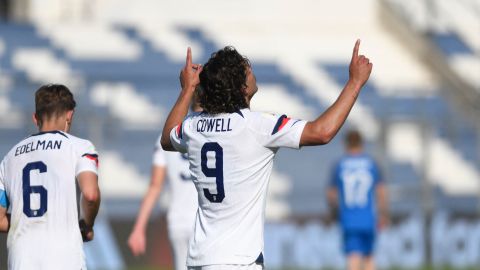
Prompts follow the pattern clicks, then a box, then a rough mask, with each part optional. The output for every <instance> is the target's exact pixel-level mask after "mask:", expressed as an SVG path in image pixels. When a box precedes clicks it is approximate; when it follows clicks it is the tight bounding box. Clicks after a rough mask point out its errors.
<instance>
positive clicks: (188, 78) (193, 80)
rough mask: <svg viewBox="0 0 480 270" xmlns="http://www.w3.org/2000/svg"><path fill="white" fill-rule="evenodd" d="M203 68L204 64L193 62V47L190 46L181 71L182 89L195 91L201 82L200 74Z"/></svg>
mask: <svg viewBox="0 0 480 270" xmlns="http://www.w3.org/2000/svg"><path fill="white" fill-rule="evenodd" d="M202 68H203V67H202V65H200V64H193V63H192V49H190V47H188V49H187V59H186V62H185V66H184V67H183V69H182V71H180V85H181V86H182V89H186V90H191V91H195V88H196V87H197V85H198V84H199V83H200V78H199V75H200V72H201V71H202Z"/></svg>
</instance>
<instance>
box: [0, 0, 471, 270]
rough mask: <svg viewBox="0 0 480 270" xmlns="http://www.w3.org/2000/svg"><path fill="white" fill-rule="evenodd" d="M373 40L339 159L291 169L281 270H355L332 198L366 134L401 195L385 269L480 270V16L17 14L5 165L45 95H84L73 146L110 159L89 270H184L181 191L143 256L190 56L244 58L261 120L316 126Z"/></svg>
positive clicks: (1, 5)
mask: <svg viewBox="0 0 480 270" xmlns="http://www.w3.org/2000/svg"><path fill="white" fill-rule="evenodd" d="M357 38H361V39H362V44H361V48H360V53H362V54H365V55H367V56H368V57H369V58H370V59H371V61H372V62H373V63H374V70H373V73H372V76H371V78H370V80H369V82H368V84H367V85H366V86H365V87H364V90H363V92H362V93H361V95H360V98H359V100H358V101H357V104H356V105H355V108H354V109H353V111H352V113H351V115H350V117H349V119H348V121H347V123H346V127H345V128H344V129H343V130H342V131H341V132H340V134H339V135H338V136H337V137H336V138H335V139H334V140H333V141H332V142H331V143H330V144H329V145H326V146H322V147H312V148H304V149H302V150H301V151H294V150H281V151H280V152H279V153H278V155H277V157H276V161H275V166H274V172H273V175H272V179H271V183H270V189H269V195H268V202H267V224H266V230H265V259H266V266H267V268H268V269H343V268H344V266H345V261H344V259H343V254H342V252H341V249H340V247H341V244H340V233H339V228H338V226H337V224H335V223H334V222H333V223H332V222H331V220H329V218H328V209H327V204H326V196H325V192H326V186H327V184H328V181H329V178H330V173H331V172H330V171H331V167H332V166H333V164H334V163H335V162H336V161H337V160H338V158H339V157H340V156H341V155H342V154H343V145H342V141H343V140H342V136H343V134H344V132H345V130H346V129H348V128H349V127H350V128H351V127H355V128H358V129H359V130H360V131H361V132H362V134H363V135H364V136H365V137H366V140H367V146H368V147H367V149H368V151H369V152H370V153H371V154H372V155H374V156H375V157H376V159H377V160H378V162H379V163H380V165H381V167H382V173H383V176H384V179H385V181H386V183H387V187H388V190H389V193H390V196H389V200H390V202H389V203H390V205H389V206H390V212H391V216H392V225H391V226H390V227H389V228H388V229H386V230H383V231H382V232H381V233H380V236H379V238H378V241H377V253H376V260H377V263H378V266H379V268H381V269H392V268H395V269H424V268H425V267H431V268H434V269H480V215H479V214H480V200H479V198H480V197H479V196H480V171H479V169H480V143H479V142H480V140H479V139H480V105H479V104H480V0H357V1H349V0H336V1H331V0H297V1H287V0H263V1H255V0H243V1H224V0H203V1H193V0H191V1H189V0H176V1H166V0H165V1H155V0H136V1H128V0H0V156H2V157H3V156H4V155H5V154H6V153H7V151H8V150H9V149H10V148H11V147H12V146H13V145H14V144H16V143H17V142H18V141H19V140H21V139H22V138H24V137H26V136H28V135H29V134H31V133H34V132H35V131H36V130H35V127H34V125H33V124H32V122H31V120H30V119H31V114H32V112H33V111H34V98H33V93H34V91H35V90H36V89H37V88H38V87H39V86H40V85H41V84H45V83H53V82H56V83H63V84H66V85H67V86H68V87H69V88H70V89H71V90H72V91H73V92H74V95H75V97H76V100H77V103H78V107H77V110H76V116H75V117H76V118H75V121H74V126H73V131H72V133H73V134H74V135H77V136H80V137H85V138H88V139H90V140H92V141H93V142H94V144H95V145H96V146H97V148H98V151H99V153H100V177H101V178H100V183H101V189H102V195H103V201H102V209H101V213H100V217H99V218H98V221H97V223H96V239H95V241H93V242H92V243H89V244H87V245H86V247H85V249H86V253H87V258H88V266H89V269H170V268H171V267H172V260H171V258H170V249H169V244H168V240H167V239H168V238H167V235H166V224H165V209H166V207H167V206H168V196H169V195H168V189H167V190H166V191H165V192H163V193H162V195H161V200H160V202H159V205H158V207H157V209H155V213H154V217H153V218H152V220H151V223H150V226H149V238H148V241H149V242H148V252H147V254H146V255H145V256H143V257H141V258H134V257H133V256H132V255H131V253H130V252H129V250H128V249H127V245H126V241H127V237H128V234H129V233H130V230H131V228H132V225H133V222H134V219H135V217H136V214H137V212H138V209H139V206H140V202H141V199H142V197H143V195H144V192H145V190H146V188H147V186H148V184H149V173H150V167H151V155H152V152H153V147H154V143H155V141H156V139H157V137H158V136H159V134H160V132H161V128H162V127H163V121H164V120H165V118H166V116H167V113H168V112H169V110H170V108H171V107H172V105H173V103H174V101H175V100H176V98H177V94H178V92H179V88H180V87H179V83H178V75H179V71H180V68H181V67H182V65H183V63H184V59H185V54H186V48H187V47H188V46H191V47H192V51H193V57H194V62H200V63H204V62H205V61H206V60H207V59H208V57H209V55H210V54H211V53H212V52H214V51H215V50H217V49H219V48H222V47H224V46H226V45H233V46H235V47H236V48H237V50H238V51H239V52H240V53H241V54H244V55H246V56H247V57H248V58H249V59H250V61H251V63H252V66H253V70H254V73H255V74H256V76H257V81H258V85H259V92H258V94H257V95H256V96H255V97H254V98H253V100H252V109H254V110H262V111H268V112H276V113H285V114H287V115H289V116H291V117H296V118H304V119H314V118H315V117H316V116H317V115H318V114H320V113H321V112H323V111H324V110H325V109H326V108H327V107H328V106H329V105H330V104H331V103H332V102H333V101H334V100H335V99H336V97H337V96H338V94H339V93H340V91H341V89H342V88H343V85H344V83H345V82H346V80H347V79H348V64H349V60H350V57H351V50H352V48H353V45H354V42H355V40H356V39H357ZM4 238H5V237H4V236H2V239H1V240H2V244H1V247H0V268H1V269H6V266H5V265H6V248H5V244H3V243H5V242H3V241H4ZM443 267H448V268H443Z"/></svg>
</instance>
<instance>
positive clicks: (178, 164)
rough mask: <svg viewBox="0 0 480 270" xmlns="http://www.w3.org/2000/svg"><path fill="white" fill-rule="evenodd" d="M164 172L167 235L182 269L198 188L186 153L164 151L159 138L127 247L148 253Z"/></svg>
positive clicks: (177, 265)
mask: <svg viewBox="0 0 480 270" xmlns="http://www.w3.org/2000/svg"><path fill="white" fill-rule="evenodd" d="M199 110H201V108H200V107H198V104H197V103H194V104H193V105H192V111H194V112H195V111H199ZM165 173H166V174H168V181H169V186H170V196H171V200H170V206H169V208H168V214H167V223H168V236H169V238H170V246H171V247H172V253H173V259H174V264H175V269H176V270H182V269H186V268H187V267H186V261H187V251H188V241H189V239H190V236H191V235H192V233H193V225H194V223H195V213H196V211H197V208H198V199H197V190H196V189H195V186H194V185H193V182H192V175H191V174H190V169H189V163H188V157H187V155H186V154H181V153H173V152H166V151H164V150H163V149H162V146H161V145H160V137H159V138H158V141H157V144H156V145H155V152H154V154H153V164H152V175H151V180H150V186H149V188H148V190H147V193H146V194H145V197H144V199H143V202H142V206H141V207H140V212H139V214H138V217H137V220H136V222H135V225H134V227H133V230H132V232H131V234H130V237H129V238H128V246H129V247H130V250H131V251H132V253H133V255H135V256H139V255H141V254H144V253H145V250H146V230H147V225H148V219H149V218H150V215H151V212H152V209H153V207H154V206H155V203H156V202H157V200H158V196H159V195H160V192H161V191H162V187H163V183H164V179H165Z"/></svg>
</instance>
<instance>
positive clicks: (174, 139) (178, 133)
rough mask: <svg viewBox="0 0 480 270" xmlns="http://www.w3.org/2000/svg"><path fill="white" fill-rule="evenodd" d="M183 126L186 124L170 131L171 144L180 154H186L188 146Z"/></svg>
mask: <svg viewBox="0 0 480 270" xmlns="http://www.w3.org/2000/svg"><path fill="white" fill-rule="evenodd" d="M183 125H184V122H182V123H181V124H179V125H178V126H176V127H174V128H173V129H172V130H171V131H170V142H171V143H172V146H173V148H175V149H176V150H177V151H178V152H181V153H186V152H187V144H186V143H185V138H184V136H183Z"/></svg>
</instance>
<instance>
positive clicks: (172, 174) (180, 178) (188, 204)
mask: <svg viewBox="0 0 480 270" xmlns="http://www.w3.org/2000/svg"><path fill="white" fill-rule="evenodd" d="M153 165H154V166H162V167H166V168H167V178H168V184H169V185H168V186H169V191H170V206H169V207H168V214H167V222H168V227H169V231H170V232H171V231H173V230H182V231H189V232H191V231H193V224H194V222H195V213H196V212H197V208H198V200H197V190H196V189H195V186H194V185H193V182H192V175H191V174H190V169H189V163H188V158H187V155H186V154H181V153H178V152H167V151H164V150H163V149H162V146H161V145H160V137H159V138H158V140H157V144H156V145H155V152H154V154H153Z"/></svg>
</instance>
